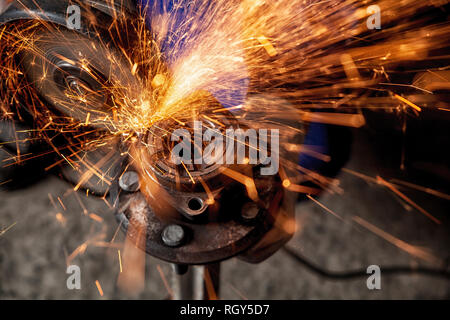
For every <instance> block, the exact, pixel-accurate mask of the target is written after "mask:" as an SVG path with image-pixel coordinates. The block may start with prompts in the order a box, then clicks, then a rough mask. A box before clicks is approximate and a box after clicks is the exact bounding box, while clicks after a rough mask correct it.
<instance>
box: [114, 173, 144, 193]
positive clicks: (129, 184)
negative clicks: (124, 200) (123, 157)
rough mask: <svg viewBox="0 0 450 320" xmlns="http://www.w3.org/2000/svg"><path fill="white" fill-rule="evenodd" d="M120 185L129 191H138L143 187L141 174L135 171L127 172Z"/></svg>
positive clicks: (121, 178)
mask: <svg viewBox="0 0 450 320" xmlns="http://www.w3.org/2000/svg"><path fill="white" fill-rule="evenodd" d="M119 187H120V188H121V189H122V190H124V191H127V192H136V191H138V190H139V188H140V187H141V184H140V182H139V175H138V174H137V173H136V172H134V171H127V172H125V173H124V174H123V175H122V176H121V177H120V179H119Z"/></svg>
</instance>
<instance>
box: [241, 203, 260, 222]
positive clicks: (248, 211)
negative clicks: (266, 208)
mask: <svg viewBox="0 0 450 320" xmlns="http://www.w3.org/2000/svg"><path fill="white" fill-rule="evenodd" d="M258 214H259V208H258V205H257V204H256V203H254V202H247V203H246V204H244V205H243V206H242V209H241V217H242V218H243V219H244V220H247V221H250V220H253V219H255V218H256V217H257V216H258Z"/></svg>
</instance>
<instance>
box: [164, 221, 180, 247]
mask: <svg viewBox="0 0 450 320" xmlns="http://www.w3.org/2000/svg"><path fill="white" fill-rule="evenodd" d="M184 236H185V233H184V229H183V227H181V226H179V225H177V224H170V225H168V226H167V227H165V228H164V230H163V232H162V235H161V237H162V240H163V242H164V244H165V245H167V246H169V247H178V246H179V245H181V243H182V242H183V240H184Z"/></svg>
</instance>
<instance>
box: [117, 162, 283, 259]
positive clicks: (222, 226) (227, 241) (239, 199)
mask: <svg viewBox="0 0 450 320" xmlns="http://www.w3.org/2000/svg"><path fill="white" fill-rule="evenodd" d="M256 170H257V169H256V168H255V171H256ZM264 182H265V183H272V184H273V186H272V187H271V188H270V187H269V188H268V187H267V186H266V185H265V184H260V185H257V189H258V190H261V191H263V190H267V189H271V190H272V192H265V193H263V192H261V195H262V196H263V197H262V198H261V199H260V202H258V203H257V204H255V205H256V206H257V207H258V208H259V211H258V212H259V214H258V215H257V216H255V217H254V218H253V219H250V220H251V221H250V220H249V219H244V218H243V216H242V206H244V205H245V204H246V203H248V202H250V201H251V200H250V199H249V198H248V196H247V194H246V191H245V188H244V187H243V186H242V185H240V184H238V183H237V182H232V181H231V182H230V181H227V183H226V187H224V188H223V189H222V190H221V192H220V193H219V195H218V196H217V199H216V201H215V205H214V206H207V208H206V210H205V212H204V215H203V217H202V219H200V220H198V219H189V218H187V217H186V216H185V215H184V214H183V213H182V212H180V211H181V210H180V209H179V208H178V207H175V208H174V209H175V210H174V211H173V212H170V213H169V212H155V210H154V209H153V208H152V207H151V206H150V204H149V202H148V199H147V198H146V197H145V196H144V194H143V193H141V192H135V193H121V192H119V190H120V189H119V186H118V182H117V181H116V182H115V183H114V184H113V186H112V188H111V190H110V203H111V204H113V205H115V206H116V208H117V215H116V216H117V219H118V220H119V221H120V223H121V225H122V227H123V229H124V230H128V232H127V236H128V237H130V238H131V239H137V236H138V235H137V234H134V231H133V230H145V231H146V238H147V241H146V244H145V248H144V247H142V248H141V249H143V250H145V251H147V253H149V254H150V255H152V256H155V257H157V258H159V259H162V260H165V261H168V262H172V263H176V264H186V265H192V264H194V265H198V264H207V263H212V262H217V261H222V260H225V259H228V258H231V257H233V256H235V255H238V254H240V253H242V252H244V251H245V250H248V249H249V248H251V247H252V246H254V245H256V244H257V243H258V241H260V240H261V239H262V238H263V236H264V235H265V234H266V233H267V232H268V231H269V230H270V229H271V228H272V226H273V222H274V219H276V216H277V214H278V210H277V209H278V208H279V206H280V205H281V202H282V197H278V196H276V193H277V192H276V191H279V190H280V181H279V179H278V177H273V178H272V179H267V180H266V181H264ZM248 208H249V210H252V212H251V213H249V214H248V215H247V214H244V216H254V208H253V207H252V206H248ZM129 224H133V225H134V226H136V227H135V228H128V226H129ZM173 225H176V226H177V227H176V228H177V230H178V229H179V228H182V230H183V232H181V233H180V232H178V231H177V230H174V232H172V231H173V230H172V229H173V228H175V227H174V226H173ZM180 230H181V229H180ZM175 231H176V232H175ZM181 234H182V236H181ZM175 236H176V237H175ZM178 236H180V237H178ZM175 238H176V239H175ZM172 240H173V241H172Z"/></svg>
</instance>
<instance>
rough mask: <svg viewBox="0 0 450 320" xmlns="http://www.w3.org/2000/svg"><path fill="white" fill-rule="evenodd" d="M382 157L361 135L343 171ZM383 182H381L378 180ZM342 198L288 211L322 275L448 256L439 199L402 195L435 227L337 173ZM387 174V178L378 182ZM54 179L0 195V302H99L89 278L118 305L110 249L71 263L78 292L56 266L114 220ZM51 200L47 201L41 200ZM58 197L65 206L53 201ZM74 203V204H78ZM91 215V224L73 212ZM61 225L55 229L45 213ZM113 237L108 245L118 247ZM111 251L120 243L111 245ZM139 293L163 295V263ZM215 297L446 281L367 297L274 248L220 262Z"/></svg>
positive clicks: (447, 290)
mask: <svg viewBox="0 0 450 320" xmlns="http://www.w3.org/2000/svg"><path fill="white" fill-rule="evenodd" d="M382 159H383V157H382V156H381V155H380V154H379V153H377V151H376V150H375V149H374V148H373V147H372V144H371V143H370V141H369V140H368V137H367V136H366V135H361V136H359V135H358V136H357V138H356V143H355V145H354V152H353V155H352V158H351V160H350V161H349V163H348V164H347V168H350V169H352V170H356V171H359V172H362V173H364V174H367V175H369V176H376V175H377V174H380V175H382V176H383V175H384V174H387V173H386V172H385V171H386V170H385V169H382V167H381V163H382ZM384 177H385V178H386V176H384ZM338 178H339V179H340V182H341V187H342V188H343V190H344V194H343V195H332V194H324V195H323V196H322V197H321V198H320V202H321V203H322V204H323V205H325V206H327V207H328V208H329V209H331V210H333V211H334V212H335V213H336V214H338V215H340V216H341V217H342V220H340V219H338V218H336V217H335V216H333V215H331V214H330V213H327V212H326V211H325V210H324V209H322V208H320V207H319V206H318V205H317V204H315V203H312V202H304V203H300V204H299V205H298V206H297V212H296V214H297V219H298V226H299V232H298V233H297V234H296V235H295V237H294V239H293V240H292V241H291V242H290V243H289V246H290V247H291V248H294V249H295V250H298V252H300V253H301V254H302V255H303V256H305V257H307V258H308V259H309V260H310V261H311V262H313V263H315V264H317V265H319V266H321V267H322V268H325V269H328V270H331V271H350V270H354V269H361V268H364V269H365V268H367V266H369V265H371V264H376V265H379V266H381V269H382V272H383V268H387V267H390V266H419V265H420V266H427V267H433V268H438V267H442V264H443V263H446V261H448V258H449V252H450V251H449V246H450V232H449V224H450V221H449V217H448V213H449V212H448V201H446V200H442V199H439V198H436V197H433V196H431V195H427V194H423V193H420V192H417V191H411V190H408V189H402V191H404V192H405V193H406V194H407V195H408V196H409V197H411V198H412V199H414V200H415V201H416V202H417V203H418V204H420V205H421V206H422V207H424V208H425V209H426V210H428V211H430V212H431V213H432V214H433V215H435V216H436V217H437V218H439V219H441V220H442V224H441V225H436V224H435V223H433V222H432V221H431V220H430V219H428V218H427V217H425V216H424V215H422V214H421V213H419V212H418V211H417V210H415V209H413V208H411V207H410V206H405V205H404V204H403V202H402V201H401V200H400V199H399V198H398V197H397V196H395V195H394V194H393V193H392V192H390V191H389V190H387V189H386V188H383V187H382V186H379V185H376V184H371V183H368V182H366V181H364V180H362V179H360V178H358V177H355V176H354V175H351V174H349V173H347V172H342V173H341V174H340V175H339V177H338ZM387 178H389V176H387ZM70 189H71V187H70V186H69V185H68V184H66V183H65V182H62V181H60V180H58V179H57V178H54V177H49V178H48V179H46V180H44V181H41V182H40V183H38V184H36V185H33V186H31V187H29V188H27V189H25V190H20V191H14V192H0V230H3V229H5V228H6V227H8V226H10V225H12V224H14V223H15V225H14V226H13V227H11V228H10V229H9V230H8V231H7V232H5V233H4V234H3V235H0V299H99V298H101V297H100V296H99V293H98V290H97V287H96V285H95V281H96V280H98V281H99V283H100V284H101V286H102V288H103V291H104V296H103V298H102V299H111V298H115V299H127V298H130V297H131V296H129V295H127V294H125V293H123V292H120V291H119V290H118V289H117V286H116V279H117V276H118V273H119V262H118V254H117V249H118V248H115V247H114V248H105V247H101V246H96V245H95V244H91V245H89V246H88V247H87V249H86V251H85V252H84V253H83V254H81V255H79V256H77V257H76V258H75V259H74V260H73V263H74V264H77V265H79V266H80V268H81V279H82V280H81V282H82V289H81V290H68V289H67V287H66V279H67V275H66V262H65V259H66V257H67V255H70V253H72V252H73V251H74V250H75V249H76V248H77V247H78V246H79V245H80V244H82V243H83V242H85V241H86V240H87V239H91V238H92V237H93V236H95V235H101V236H100V238H99V239H98V240H99V241H109V240H110V239H111V238H112V237H113V235H114V233H115V231H116V228H117V224H116V222H115V220H114V218H113V216H112V214H111V213H110V212H109V210H108V208H107V207H106V205H105V204H104V202H103V201H101V200H97V199H94V198H92V197H89V198H86V197H85V196H84V195H83V194H77V195H75V194H74V193H73V192H70ZM49 195H51V198H52V199H53V201H54V202H56V207H54V206H53V205H52V203H51V200H50V197H49ZM57 197H60V198H61V199H62V200H63V203H64V205H65V207H66V210H63V208H62V207H61V205H59V204H58V200H57ZM80 202H81V203H82V204H81V203H80ZM83 207H86V208H87V210H88V212H87V213H95V214H96V215H98V216H100V217H102V218H103V219H104V221H103V223H99V222H97V221H95V220H93V219H91V218H89V216H86V215H85V214H84V213H83ZM58 212H61V213H62V214H63V216H64V218H65V219H66V222H65V225H62V224H61V223H60V222H59V221H58V220H57V219H56V218H55V215H56V214H57V213H58ZM354 217H360V218H361V219H364V221H367V222H369V223H370V224H371V225H374V226H377V227H378V228H380V229H383V230H384V231H386V232H388V233H389V234H391V235H393V236H395V237H397V238H399V239H401V240H403V241H405V242H407V243H409V244H412V245H415V246H419V247H421V248H422V247H423V248H427V250H429V253H430V254H432V255H433V257H436V258H437V259H438V260H440V262H434V263H430V262H426V261H423V260H422V259H420V258H417V257H415V256H413V255H410V254H408V253H406V252H404V251H402V250H400V249H399V248H398V247H396V246H395V245H393V244H392V243H390V242H388V241H386V240H385V239H383V238H381V237H380V236H379V235H376V234H374V233H373V232H370V231H368V230H367V229H366V228H364V227H361V226H360V225H358V224H356V223H355V222H354ZM123 240H124V235H123V234H122V233H121V232H119V234H118V236H117V237H116V240H115V242H114V243H117V244H120V243H122V242H123ZM119 248H120V247H119ZM146 259H147V263H146V280H145V290H144V292H143V293H142V294H140V295H139V296H138V297H137V298H140V299H164V298H166V297H167V295H168V293H167V289H166V287H165V286H164V282H163V280H162V277H161V276H160V273H159V271H158V266H160V268H161V269H162V271H163V273H164V274H165V277H166V278H167V277H168V276H169V273H170V269H169V266H168V265H167V264H166V263H164V262H161V261H158V260H156V259H154V258H150V257H147V258H146ZM222 276H223V280H222V290H221V297H222V298H224V299H242V298H248V299H448V298H450V281H449V280H448V279H445V278H438V277H432V276H427V275H419V274H414V275H408V274H406V275H383V274H382V288H381V290H374V291H370V290H368V289H367V287H366V278H358V279H353V280H344V281H336V280H329V279H326V278H323V277H321V276H319V275H317V274H316V273H313V272H311V271H309V270H307V269H305V268H304V267H303V266H302V265H300V264H298V263H297V262H296V261H294V260H293V259H292V258H291V257H290V256H288V255H287V254H286V253H285V252H284V251H279V252H278V253H277V254H275V255H274V256H273V257H271V258H270V259H268V260H267V261H265V262H263V263H261V264H259V265H250V264H247V263H244V262H241V261H239V260H237V259H232V260H230V261H227V262H225V263H223V274H222Z"/></svg>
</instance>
